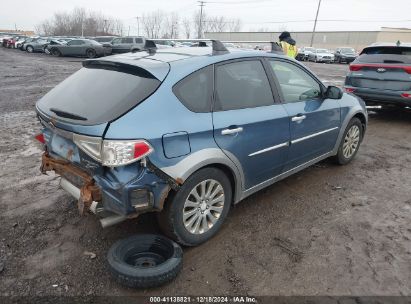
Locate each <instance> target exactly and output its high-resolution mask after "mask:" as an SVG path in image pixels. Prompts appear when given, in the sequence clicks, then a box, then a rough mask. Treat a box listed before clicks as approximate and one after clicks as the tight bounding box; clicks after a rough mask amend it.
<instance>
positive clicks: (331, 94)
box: [324, 86, 343, 99]
mask: <svg viewBox="0 0 411 304" xmlns="http://www.w3.org/2000/svg"><path fill="white" fill-rule="evenodd" d="M342 96H343V91H342V90H341V89H340V88H339V87H335V86H328V87H327V90H326V91H325V94H324V97H325V98H329V99H341V98H342Z"/></svg>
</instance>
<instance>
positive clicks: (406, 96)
mask: <svg viewBox="0 0 411 304" xmlns="http://www.w3.org/2000/svg"><path fill="white" fill-rule="evenodd" d="M401 96H402V97H404V98H411V93H402V94H401Z"/></svg>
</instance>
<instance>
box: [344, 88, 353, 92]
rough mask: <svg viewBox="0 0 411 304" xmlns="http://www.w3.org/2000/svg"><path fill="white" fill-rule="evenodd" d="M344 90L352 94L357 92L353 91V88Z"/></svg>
mask: <svg viewBox="0 0 411 304" xmlns="http://www.w3.org/2000/svg"><path fill="white" fill-rule="evenodd" d="M344 90H345V91H346V92H347V93H352V92H354V91H355V89H353V88H344Z"/></svg>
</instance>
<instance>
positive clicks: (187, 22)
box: [182, 18, 192, 39]
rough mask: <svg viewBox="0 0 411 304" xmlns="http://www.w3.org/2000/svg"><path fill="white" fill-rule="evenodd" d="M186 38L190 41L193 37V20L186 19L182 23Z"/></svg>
mask: <svg viewBox="0 0 411 304" xmlns="http://www.w3.org/2000/svg"><path fill="white" fill-rule="evenodd" d="M182 26H183V32H184V36H185V38H187V39H190V36H191V30H192V28H191V20H190V19H188V18H184V19H183V22H182Z"/></svg>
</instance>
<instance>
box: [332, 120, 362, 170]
mask: <svg viewBox="0 0 411 304" xmlns="http://www.w3.org/2000/svg"><path fill="white" fill-rule="evenodd" d="M363 133H364V130H363V126H362V123H361V121H360V120H359V119H358V118H353V119H351V121H350V122H349V123H348V126H347V128H346V129H345V131H344V135H343V137H342V140H341V143H340V146H339V147H338V153H337V155H336V156H335V160H336V162H337V163H338V164H340V165H346V164H348V163H349V162H350V161H351V160H352V159H353V158H354V157H355V155H356V154H357V152H358V149H359V148H360V144H361V141H362V138H363Z"/></svg>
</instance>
